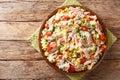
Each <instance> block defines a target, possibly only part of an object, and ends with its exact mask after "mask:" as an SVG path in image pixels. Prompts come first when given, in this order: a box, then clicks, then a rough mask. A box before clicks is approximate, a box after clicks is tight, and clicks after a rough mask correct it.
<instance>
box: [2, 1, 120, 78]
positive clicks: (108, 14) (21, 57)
mask: <svg viewBox="0 0 120 80" xmlns="http://www.w3.org/2000/svg"><path fill="white" fill-rule="evenodd" d="M79 1H80V2H81V3H82V4H83V5H85V6H87V7H89V8H90V9H92V10H93V11H94V12H96V13H97V14H98V15H99V16H100V17H101V18H102V19H103V21H104V23H105V25H106V27H108V28H109V29H110V31H112V32H113V33H114V34H115V35H116V36H117V38H118V40H117V42H116V43H115V44H114V45H113V46H112V47H111V48H110V50H109V51H108V54H106V56H105V58H104V60H103V61H102V63H101V64H100V66H99V67H97V68H96V69H95V71H93V72H90V73H89V74H87V75H86V76H85V77H84V80H120V0H79ZM63 2H64V0H0V79H12V80H14V79H15V80H16V79H17V80H18V79H20V80H23V79H24V80H32V79H39V80H69V79H68V78H67V77H66V76H65V75H63V74H60V73H57V72H56V71H55V70H54V69H52V68H51V67H49V66H48V64H47V63H45V61H44V60H43V58H42V56H41V55H40V54H39V53H38V52H37V51H36V50H35V49H34V48H33V47H31V44H30V42H29V41H28V37H29V36H30V35H31V34H32V33H33V32H34V31H35V30H36V29H37V28H38V27H40V25H41V23H42V21H43V20H44V18H46V16H47V15H48V14H49V13H50V12H52V11H53V10H54V9H56V8H57V7H58V6H60V5H61V4H62V3H63Z"/></svg>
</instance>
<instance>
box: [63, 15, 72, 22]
mask: <svg viewBox="0 0 120 80" xmlns="http://www.w3.org/2000/svg"><path fill="white" fill-rule="evenodd" d="M69 19H70V17H69V16H64V17H63V18H62V20H63V21H68V20H69Z"/></svg>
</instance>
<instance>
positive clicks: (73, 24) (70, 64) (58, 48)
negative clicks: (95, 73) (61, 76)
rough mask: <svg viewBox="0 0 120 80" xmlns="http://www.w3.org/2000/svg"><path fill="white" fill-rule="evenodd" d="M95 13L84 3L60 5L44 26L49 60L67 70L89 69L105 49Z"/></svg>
mask: <svg viewBox="0 0 120 80" xmlns="http://www.w3.org/2000/svg"><path fill="white" fill-rule="evenodd" d="M105 43H106V36H105V34H104V32H103V29H102V26H101V24H100V22H99V21H98V19H97V17H96V15H92V14H91V13H90V12H89V11H87V10H85V9H83V8H81V7H66V8H64V9H58V11H57V13H56V14H55V15H53V16H52V17H50V18H49V19H48V20H47V21H46V23H45V25H44V28H43V29H42V34H41V44H42V50H43V51H44V53H43V54H44V56H45V57H46V58H47V59H48V61H49V62H50V63H52V64H53V65H55V66H56V67H58V68H59V69H60V70H62V71H65V72H72V73H73V72H79V71H84V70H90V69H92V67H93V66H94V65H95V64H96V63H97V62H98V61H99V59H100V58H101V56H102V55H103V53H104V52H105V50H106V44H105Z"/></svg>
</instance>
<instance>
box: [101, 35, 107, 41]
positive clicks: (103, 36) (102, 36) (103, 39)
mask: <svg viewBox="0 0 120 80" xmlns="http://www.w3.org/2000/svg"><path fill="white" fill-rule="evenodd" d="M100 40H101V41H103V42H105V41H106V37H105V35H104V34H102V35H101V36H100Z"/></svg>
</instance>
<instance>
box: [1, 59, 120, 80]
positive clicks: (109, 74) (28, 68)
mask: <svg viewBox="0 0 120 80" xmlns="http://www.w3.org/2000/svg"><path fill="white" fill-rule="evenodd" d="M106 65H107V66H106ZM43 66H44V67H43ZM108 66H109V67H108ZM0 73H1V74H0V78H1V79H11V78H12V79H23V78H26V79H27V80H29V79H40V80H68V78H67V77H65V75H63V74H60V73H57V72H56V71H55V70H54V69H52V68H51V67H50V66H48V64H47V63H45V61H43V60H42V61H0ZM119 74H120V60H105V61H103V62H102V63H101V65H100V66H99V67H98V68H96V69H95V71H93V72H90V73H89V74H87V75H86V76H85V79H84V80H113V78H114V80H119ZM103 75H104V76H103Z"/></svg>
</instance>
